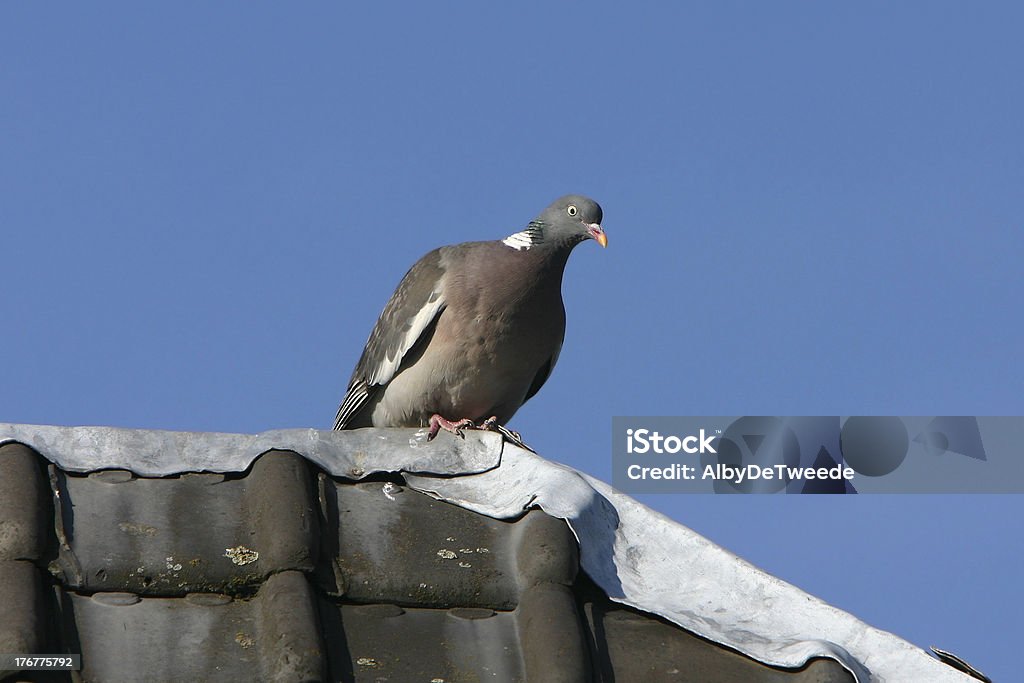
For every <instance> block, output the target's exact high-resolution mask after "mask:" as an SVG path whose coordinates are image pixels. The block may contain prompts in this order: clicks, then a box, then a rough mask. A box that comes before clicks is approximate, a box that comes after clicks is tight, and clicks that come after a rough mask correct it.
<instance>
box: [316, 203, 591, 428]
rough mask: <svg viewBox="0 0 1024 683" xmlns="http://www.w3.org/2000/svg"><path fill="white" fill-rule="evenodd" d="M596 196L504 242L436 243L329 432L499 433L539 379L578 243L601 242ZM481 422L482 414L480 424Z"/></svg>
mask: <svg viewBox="0 0 1024 683" xmlns="http://www.w3.org/2000/svg"><path fill="white" fill-rule="evenodd" d="M601 219H602V212H601V207H600V206H598V204H597V202H595V201H593V200H592V199H588V198H587V197H582V196H579V195H567V196H565V197H562V198H561V199H558V200H556V201H555V202H554V203H553V204H551V205H550V206H548V207H547V208H546V209H544V211H542V212H541V214H540V215H539V216H537V217H536V218H535V219H533V220H532V221H530V223H529V224H528V225H527V226H526V228H524V229H523V230H521V231H519V232H516V233H514V234H512V235H509V236H508V237H506V238H505V239H503V240H494V241H491V242H464V243H462V244H455V245H451V246H446V247H440V248H438V249H435V250H434V251H432V252H430V253H429V254H427V255H426V256H424V257H423V258H421V259H420V260H419V261H417V262H416V263H415V265H413V267H412V268H410V269H409V272H408V273H406V274H405V277H404V278H402V281H401V282H400V283H399V285H398V289H396V290H395V293H394V294H393V295H392V296H391V299H390V301H388V303H387V305H386V306H385V307H384V311H383V312H382V313H381V314H380V318H379V319H378V320H377V324H376V325H375V326H374V328H373V332H371V333H370V338H369V339H368V340H367V342H366V347H365V348H364V349H363V355H362V357H361V358H360V359H359V362H358V363H357V364H356V367H355V371H354V372H353V373H352V379H351V380H349V384H348V392H347V393H346V394H345V398H344V399H343V400H342V402H341V406H340V407H339V408H338V413H337V417H336V419H335V422H334V428H335V429H356V428H359V427H424V426H429V427H430V431H429V432H428V437H427V438H428V439H433V438H434V436H436V435H437V433H438V431H439V430H440V429H445V430H446V431H450V432H453V433H455V434H458V435H461V434H462V431H461V430H462V429H463V428H483V429H498V431H502V432H503V433H505V434H506V435H508V434H509V432H508V430H506V429H504V428H500V427H499V426H500V425H504V424H505V423H506V422H507V421H508V420H509V419H510V418H511V417H512V416H513V415H514V414H515V412H516V411H517V410H518V409H519V406H521V405H523V403H525V402H526V401H527V400H528V399H529V398H530V397H531V396H533V395H534V394H536V393H537V391H539V390H540V388H541V387H542V386H543V385H544V382H545V381H546V380H547V378H548V376H550V374H551V370H552V369H553V368H554V367H555V363H556V362H557V361H558V352H559V350H560V349H561V347H562V339H563V338H564V336H565V307H564V306H563V304H562V273H563V272H564V270H565V264H566V261H567V260H568V258H569V253H570V252H571V251H572V250H573V247H575V246H576V245H577V244H579V243H580V242H582V241H584V240H586V239H593V240H596V241H597V243H598V244H600V245H601V246H602V247H604V246H607V244H608V239H607V237H605V233H604V230H603V229H602V227H601ZM481 421H482V422H481Z"/></svg>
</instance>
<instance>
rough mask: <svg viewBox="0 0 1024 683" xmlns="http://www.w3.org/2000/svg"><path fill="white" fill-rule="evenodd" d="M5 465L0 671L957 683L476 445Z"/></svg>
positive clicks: (177, 437) (291, 436)
mask: <svg viewBox="0 0 1024 683" xmlns="http://www.w3.org/2000/svg"><path fill="white" fill-rule="evenodd" d="M3 442H7V443H5V444H4V445H2V446H0V605H6V606H8V609H7V611H8V613H9V614H10V615H11V616H10V618H8V619H4V620H0V652H18V653H55V652H63V653H80V654H81V655H82V680H87V681H88V680H95V681H119V680H124V681H146V680H159V681H173V680H183V681H184V680H190V681H195V680H283V681H285V680H295V681H314V680H334V681H353V680H354V681H411V680H422V681H444V682H446V683H452V682H455V681H478V680H495V681H522V680H527V681H532V680H545V681H548V680H552V681H588V680H600V681H612V680H618V681H632V680H644V681H659V680H671V681H735V680H745V681H851V680H854V679H855V677H856V678H857V679H859V680H862V681H869V680H882V678H883V676H889V675H891V674H892V672H896V673H897V674H900V675H902V674H903V673H905V672H911V673H912V674H913V676H904V677H902V678H901V677H900V675H897V676H895V677H890V678H889V680H924V678H921V677H920V676H919V672H921V671H924V672H926V674H927V680H933V681H944V680H949V681H953V680H970V679H969V678H966V677H964V676H963V675H962V674H959V673H957V672H955V671H954V670H953V669H952V668H950V667H947V666H946V665H944V664H942V663H940V662H939V661H938V660H935V659H933V658H931V657H929V656H928V655H926V654H925V653H923V651H921V650H919V649H917V648H915V647H914V646H912V645H910V644H909V643H905V642H904V641H900V640H899V639H897V638H896V637H895V636H892V635H891V634H885V633H884V632H879V631H876V630H874V629H871V628H870V627H868V626H866V625H864V624H861V623H860V622H858V621H856V620H855V619H854V618H853V617H851V616H850V615H847V614H845V613H842V612H840V611H839V610H836V609H834V608H831V607H829V606H827V605H824V603H820V601H817V600H816V599H815V598H812V597H811V596H807V595H806V594H803V593H800V592H799V591H797V589H795V588H793V587H791V586H788V584H784V583H783V582H781V581H779V580H778V579H775V578H774V577H769V576H768V575H766V574H763V573H760V572H758V570H756V569H754V568H753V567H750V566H749V565H747V564H746V563H743V562H742V561H741V560H738V559H737V558H735V557H734V556H731V555H728V554H727V553H725V551H722V550H721V549H720V548H717V547H715V546H713V545H712V544H710V543H709V542H708V541H706V540H704V539H701V538H700V537H699V536H697V535H696V534H694V533H693V532H691V531H689V530H688V529H686V528H685V527H682V526H680V525H677V524H674V523H672V522H671V521H670V520H666V519H665V518H663V517H661V516H660V515H657V514H656V513H653V512H652V511H650V510H647V509H646V508H643V506H640V505H639V504H638V503H636V502H635V501H631V499H628V498H626V497H625V496H622V494H618V493H617V492H614V491H612V490H611V489H609V488H608V487H606V486H604V485H601V484H600V482H595V481H593V480H590V479H589V478H586V477H585V475H582V474H580V473H578V472H575V471H574V470H570V469H568V468H564V467H562V466H559V465H555V464H553V463H549V462H547V461H544V460H543V459H541V458H539V457H537V456H535V455H533V454H531V453H528V452H526V451H523V450H522V449H516V448H514V447H511V446H509V445H508V444H504V443H503V442H502V441H501V439H500V438H498V437H497V436H496V435H493V434H471V435H468V438H467V439H466V440H465V441H461V440H458V439H454V438H451V439H444V440H443V441H442V440H440V439H439V440H438V441H435V442H433V443H432V444H430V445H429V446H428V445H426V444H424V443H423V442H422V439H421V435H420V434H418V433H417V432H415V430H372V429H369V430H357V431H354V432H341V433H335V432H317V431H315V430H294V431H284V432H268V433H265V434H261V435H255V436H253V435H224V434H197V433H175V432H152V431H144V430H117V429H109V428H58V427H36V426H28V425H0V443H3ZM588 492H589V493H588ZM449 501H450V502H449ZM484 512H487V513H488V514H482V513H484ZM567 521H568V523H567ZM577 539H578V541H577ZM629 554H632V558H631V559H630V558H627V557H626V556H627V555H629ZM693 554H696V555H699V556H702V557H691V556H690V555H693ZM694 562H697V563H698V564H699V563H700V562H705V563H707V562H711V563H712V564H713V565H714V570H715V571H716V572H717V573H716V574H715V575H714V581H713V582H711V583H709V582H708V580H707V579H704V578H702V577H701V575H699V574H697V573H694V572H696V571H701V568H700V567H699V566H698V564H694ZM667 568H669V569H667ZM708 568H709V567H708V566H705V567H704V568H703V570H707V569H708ZM581 569H582V571H581ZM670 569H671V571H670ZM712 583H713V584H715V585H719V586H720V587H721V586H722V585H723V584H725V585H724V587H725V589H726V590H721V589H719V590H718V591H717V592H716V591H714V590H709V586H710V585H711V584H712ZM697 589H703V590H704V591H705V593H704V595H702V596H701V597H700V598H697V599H694V597H693V596H694V595H695V593H694V591H695V590H697ZM680 595H681V596H683V597H682V598H680ZM728 595H732V597H731V598H729V597H728ZM723 596H726V597H723ZM680 599H682V600H684V601H688V602H689V612H688V614H687V613H685V610H681V609H680V608H679V607H678V602H679V600H680ZM766 601H768V602H769V603H773V604H774V608H772V609H771V610H769V611H766V609H765V604H766ZM744 605H746V606H745V607H744ZM752 605H753V606H756V608H753V609H752V608H751V606H752ZM808 605H810V607H808ZM652 607H653V608H652ZM768 612H770V613H771V614H772V615H774V616H773V617H771V618H768V617H766V616H765V615H766V614H768ZM723 614H724V616H722V615H723ZM680 622H685V623H680ZM694 624H696V626H694ZM837 624H838V626H837ZM729 625H731V626H729ZM726 626H729V628H726ZM840 627H841V628H840ZM784 629H788V630H784ZM808 629H810V630H811V631H815V632H814V633H811V634H810V635H811V637H808V636H806V635H805V634H804V632H806V631H807V630H808ZM837 634H838V635H839V636H840V637H837ZM844 636H845V640H844ZM865 646H867V647H869V648H874V649H873V650H871V649H866V648H865ZM869 665H870V666H869ZM0 678H3V674H2V673H0ZM47 680H49V679H47ZM57 680H59V678H58V679H57Z"/></svg>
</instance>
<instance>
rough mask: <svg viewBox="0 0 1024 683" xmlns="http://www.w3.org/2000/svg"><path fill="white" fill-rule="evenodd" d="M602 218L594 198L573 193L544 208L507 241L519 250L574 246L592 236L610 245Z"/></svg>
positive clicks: (603, 243) (506, 240)
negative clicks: (523, 228) (524, 227)
mask: <svg viewBox="0 0 1024 683" xmlns="http://www.w3.org/2000/svg"><path fill="white" fill-rule="evenodd" d="M602 217H603V213H602V211H601V207H600V206H599V205H598V203H597V202H595V201H594V200H593V199H590V198H588V197H584V196H582V195H578V194H569V195H566V196H564V197H560V198H559V199H556V200H555V201H554V202H553V203H552V204H551V205H550V206H548V207H547V208H546V209H544V210H543V211H541V213H540V215H539V216H537V217H536V218H534V219H533V220H532V221H530V224H529V225H528V226H526V229H525V230H523V231H521V232H517V233H515V234H514V235H509V236H508V237H507V238H505V239H504V240H503V241H504V243H505V244H506V245H508V246H510V247H512V248H513V249H517V250H523V249H530V248H532V247H538V246H542V245H543V246H545V247H555V248H562V249H565V248H568V249H572V248H573V247H574V246H576V245H577V244H579V243H580V242H582V241H584V240H588V239H592V240H595V241H596V242H597V243H598V244H600V245H601V246H602V247H606V246H608V238H607V237H606V236H605V234H604V229H603V228H602V227H601V219H602Z"/></svg>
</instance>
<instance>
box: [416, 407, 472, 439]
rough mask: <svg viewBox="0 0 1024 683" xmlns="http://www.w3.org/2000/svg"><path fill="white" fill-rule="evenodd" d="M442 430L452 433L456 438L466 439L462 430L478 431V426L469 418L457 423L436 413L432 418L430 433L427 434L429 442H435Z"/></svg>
mask: <svg viewBox="0 0 1024 683" xmlns="http://www.w3.org/2000/svg"><path fill="white" fill-rule="evenodd" d="M442 429H443V430H444V431H446V432H451V433H452V434H454V435H455V436H458V437H460V438H464V436H465V435H464V434H463V433H462V430H463V429H476V425H475V424H473V421H472V420H470V419H469V418H468V417H465V418H463V419H461V420H459V421H457V422H453V421H451V420H449V419H447V418H444V417H441V416H440V415H437V414H436V413H435V414H434V415H431V416H430V431H428V432H427V441H433V440H434V437H436V436H437V435H438V433H439V432H440V431H441V430H442Z"/></svg>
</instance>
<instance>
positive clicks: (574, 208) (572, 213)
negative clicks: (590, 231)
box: [566, 204, 579, 216]
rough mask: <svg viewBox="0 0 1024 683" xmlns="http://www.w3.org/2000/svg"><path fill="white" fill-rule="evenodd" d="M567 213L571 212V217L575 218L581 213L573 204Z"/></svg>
mask: <svg viewBox="0 0 1024 683" xmlns="http://www.w3.org/2000/svg"><path fill="white" fill-rule="evenodd" d="M566 211H568V212H569V215H570V216H575V215H576V214H577V213H579V211H578V210H577V209H576V207H575V206H573V205H572V204H570V205H569V208H567V209H566Z"/></svg>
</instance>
